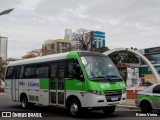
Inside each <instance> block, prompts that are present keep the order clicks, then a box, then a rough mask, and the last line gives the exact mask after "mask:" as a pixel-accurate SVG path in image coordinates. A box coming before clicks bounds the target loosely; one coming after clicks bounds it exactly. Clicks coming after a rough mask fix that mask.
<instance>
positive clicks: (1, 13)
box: [0, 8, 14, 15]
mask: <svg viewBox="0 0 160 120" xmlns="http://www.w3.org/2000/svg"><path fill="white" fill-rule="evenodd" d="M13 10H14V8H12V9H8V10H4V11H2V12H0V15H6V14H9V13H10V12H11V11H13Z"/></svg>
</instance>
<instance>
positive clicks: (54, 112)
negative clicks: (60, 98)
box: [0, 95, 160, 120]
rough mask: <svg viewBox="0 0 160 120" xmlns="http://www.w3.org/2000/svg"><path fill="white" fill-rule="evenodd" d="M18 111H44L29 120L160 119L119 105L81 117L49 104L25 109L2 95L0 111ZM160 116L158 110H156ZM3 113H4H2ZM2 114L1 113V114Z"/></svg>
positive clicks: (5, 119) (15, 119)
mask: <svg viewBox="0 0 160 120" xmlns="http://www.w3.org/2000/svg"><path fill="white" fill-rule="evenodd" d="M6 111H8V112H12V113H13V112H17V113H26V112H27V113H28V112H29V113H42V118H29V120H35V119H38V120H53V119H55V120H72V119H84V120H88V119H98V120H99V119H103V120H105V119H106V120H108V119H110V120H111V119H114V120H116V119H117V120H128V119H129V120H143V119H144V120H150V119H152V120H158V119H159V117H148V116H147V117H137V116H136V114H139V115H141V114H142V113H141V112H140V110H138V109H129V108H125V107H118V108H117V109H116V111H115V112H114V114H113V115H111V116H106V115H104V114H103V112H102V111H91V112H88V113H84V114H83V115H82V116H81V117H80V118H72V117H71V116H70V115H69V114H68V112H67V110H66V109H61V108H53V107H48V106H41V105H35V106H34V107H33V108H31V109H30V110H23V109H22V108H21V106H20V103H17V102H13V101H11V100H10V99H8V98H7V97H5V96H4V95H0V112H6ZM155 113H156V114H157V115H159V116H160V113H159V112H158V111H155ZM0 114H2V113H0ZM0 116H1V115H0ZM3 119H4V120H8V119H9V120H10V119H12V120H25V119H26V120H27V119H28V118H0V120H3Z"/></svg>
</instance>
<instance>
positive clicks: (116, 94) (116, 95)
mask: <svg viewBox="0 0 160 120" xmlns="http://www.w3.org/2000/svg"><path fill="white" fill-rule="evenodd" d="M104 94H105V97H106V101H107V102H114V101H120V99H121V97H122V90H106V91H104Z"/></svg>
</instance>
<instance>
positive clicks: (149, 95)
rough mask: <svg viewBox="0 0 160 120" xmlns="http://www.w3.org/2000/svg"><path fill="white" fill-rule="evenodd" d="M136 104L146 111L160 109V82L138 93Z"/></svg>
mask: <svg viewBox="0 0 160 120" xmlns="http://www.w3.org/2000/svg"><path fill="white" fill-rule="evenodd" d="M135 104H136V106H137V107H140V108H141V111H142V112H144V113H150V112H152V110H153V109H159V110H160V83H157V84H154V85H152V86H150V87H148V88H146V89H144V90H143V91H140V92H138V93H137V95H136V100H135Z"/></svg>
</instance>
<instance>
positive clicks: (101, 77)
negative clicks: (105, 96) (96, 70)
mask: <svg viewBox="0 0 160 120" xmlns="http://www.w3.org/2000/svg"><path fill="white" fill-rule="evenodd" d="M96 78H105V77H104V76H97V77H93V78H91V79H96Z"/></svg>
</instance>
